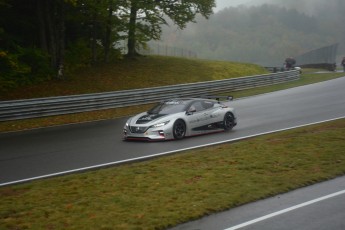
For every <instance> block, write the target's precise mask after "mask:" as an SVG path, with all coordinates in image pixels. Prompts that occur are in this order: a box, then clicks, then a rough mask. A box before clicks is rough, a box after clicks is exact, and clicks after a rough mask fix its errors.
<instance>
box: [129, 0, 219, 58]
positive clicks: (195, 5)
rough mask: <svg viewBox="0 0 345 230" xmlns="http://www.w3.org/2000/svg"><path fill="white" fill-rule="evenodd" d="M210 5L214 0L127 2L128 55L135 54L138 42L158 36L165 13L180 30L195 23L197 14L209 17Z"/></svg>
mask: <svg viewBox="0 0 345 230" xmlns="http://www.w3.org/2000/svg"><path fill="white" fill-rule="evenodd" d="M213 7H215V1H214V0H149V1H146V0H137V1H130V10H129V21H128V37H127V39H128V43H127V47H128V53H127V56H129V57H134V56H136V55H138V53H137V51H136V48H137V45H139V44H140V43H145V42H146V41H149V40H151V39H154V40H158V39H160V36H161V33H162V30H161V26H162V25H167V24H168V23H167V21H166V20H165V16H167V17H168V18H170V19H171V20H172V21H173V22H174V23H175V24H176V25H177V26H178V27H179V28H180V29H183V28H185V26H186V24H187V23H188V22H195V16H196V15H197V14H201V15H202V16H203V17H205V18H208V17H209V16H210V15H211V14H212V13H213V11H212V8H213Z"/></svg>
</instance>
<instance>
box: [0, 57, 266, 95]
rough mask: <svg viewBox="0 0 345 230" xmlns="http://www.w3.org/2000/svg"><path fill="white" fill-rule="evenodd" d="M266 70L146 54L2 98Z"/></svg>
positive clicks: (142, 85) (160, 83) (105, 89)
mask: <svg viewBox="0 0 345 230" xmlns="http://www.w3.org/2000/svg"><path fill="white" fill-rule="evenodd" d="M262 73H266V70H265V69H263V68H262V67H260V66H257V65H253V64H245V63H235V62H225V61H223V62H222V61H207V60H198V59H185V58H174V57H159V56H146V57H141V58H137V59H134V60H133V59H122V60H119V61H117V62H115V63H112V64H107V65H99V66H95V67H89V68H84V69H82V70H81V71H78V72H76V73H74V74H70V75H68V76H67V78H66V79H65V80H50V81H46V82H42V83H39V84H34V85H29V86H22V87H19V88H16V89H12V90H8V91H6V92H2V93H1V94H0V98H1V100H13V99H25V98H37V97H50V96H62V95H76V94H86V93H98V92H108V91H118V90H127V89H136V88H147V87H156V86H163V85H175V84H182V83H190V82H200V81H211V80H219V79H225V78H234V77H242V76H251V75H256V74H262Z"/></svg>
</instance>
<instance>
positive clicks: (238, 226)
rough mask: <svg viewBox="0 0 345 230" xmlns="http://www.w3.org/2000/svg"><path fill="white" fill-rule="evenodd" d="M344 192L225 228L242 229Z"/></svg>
mask: <svg viewBox="0 0 345 230" xmlns="http://www.w3.org/2000/svg"><path fill="white" fill-rule="evenodd" d="M342 194H345V190H342V191H339V192H336V193H332V194H330V195H327V196H323V197H320V198H317V199H314V200H311V201H307V202H304V203H301V204H298V205H295V206H292V207H290V208H286V209H283V210H280V211H278V212H274V213H271V214H268V215H266V216H262V217H259V218H256V219H254V220H250V221H247V222H245V223H242V224H239V225H236V226H234V227H231V228H227V229H225V230H236V229H240V228H243V227H246V226H249V225H252V224H255V223H257V222H260V221H263V220H267V219H270V218H272V217H275V216H278V215H281V214H284V213H287V212H290V211H293V210H295V209H298V208H303V207H305V206H308V205H311V204H315V203H317V202H320V201H323V200H327V199H330V198H333V197H336V196H340V195H342Z"/></svg>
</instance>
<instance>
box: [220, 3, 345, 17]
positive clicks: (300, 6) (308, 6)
mask: <svg viewBox="0 0 345 230" xmlns="http://www.w3.org/2000/svg"><path fill="white" fill-rule="evenodd" d="M336 1H339V2H341V1H342V0H333V1H332V2H336ZM329 2H331V1H325V0H216V8H215V9H214V12H218V11H219V10H221V9H223V8H225V7H232V6H233V7H236V6H239V5H246V6H254V5H256V6H257V5H262V4H265V3H269V4H276V5H280V6H284V7H286V8H294V9H297V10H299V11H300V12H304V13H306V14H309V15H313V14H314V13H315V11H316V9H317V8H319V7H320V6H327V5H328V4H329Z"/></svg>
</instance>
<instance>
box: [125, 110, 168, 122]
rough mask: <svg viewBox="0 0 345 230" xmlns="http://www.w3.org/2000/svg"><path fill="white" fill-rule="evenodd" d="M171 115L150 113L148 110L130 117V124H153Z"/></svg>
mask: <svg viewBox="0 0 345 230" xmlns="http://www.w3.org/2000/svg"><path fill="white" fill-rule="evenodd" d="M170 116H171V115H166V114H149V113H147V112H144V113H140V114H138V115H136V116H134V117H132V118H131V119H130V122H129V123H130V125H152V124H155V123H157V122H159V121H160V120H162V119H163V120H164V121H165V119H166V118H168V117H170Z"/></svg>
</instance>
